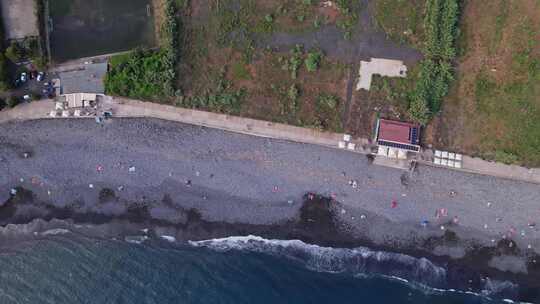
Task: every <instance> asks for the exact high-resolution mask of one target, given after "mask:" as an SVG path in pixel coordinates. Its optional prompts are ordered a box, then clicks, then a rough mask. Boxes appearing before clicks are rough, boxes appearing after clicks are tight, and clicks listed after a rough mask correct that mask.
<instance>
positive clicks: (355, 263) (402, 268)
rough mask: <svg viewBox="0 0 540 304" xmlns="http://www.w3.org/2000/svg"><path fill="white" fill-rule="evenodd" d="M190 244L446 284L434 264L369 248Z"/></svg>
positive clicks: (241, 240) (234, 240) (249, 240)
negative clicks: (245, 251) (258, 253)
mask: <svg viewBox="0 0 540 304" xmlns="http://www.w3.org/2000/svg"><path fill="white" fill-rule="evenodd" d="M189 243H190V244H191V245H192V246H196V247H207V248H210V249H213V250H218V251H229V250H247V251H251V252H260V253H267V254H272V255H277V256H284V257H287V258H290V259H293V260H296V261H299V262H301V263H302V264H304V265H305V266H306V267H308V268H310V269H312V270H315V271H321V272H336V273H350V274H354V275H356V274H376V275H382V276H388V277H396V278H400V279H403V280H407V281H414V282H417V283H420V284H425V285H428V286H433V287H444V286H445V285H446V270H445V269H444V268H442V267H438V266H436V265H434V264H433V263H431V262H430V261H429V260H428V259H425V258H419V259H418V258H414V257H412V256H409V255H405V254H400V253H393V252H384V251H374V250H371V249H369V248H366V247H357V248H352V249H346V248H331V247H321V246H317V245H310V244H306V243H304V242H302V241H300V240H267V239H264V238H261V237H258V236H252V235H250V236H241V237H228V238H222V239H211V240H204V241H190V242H189Z"/></svg>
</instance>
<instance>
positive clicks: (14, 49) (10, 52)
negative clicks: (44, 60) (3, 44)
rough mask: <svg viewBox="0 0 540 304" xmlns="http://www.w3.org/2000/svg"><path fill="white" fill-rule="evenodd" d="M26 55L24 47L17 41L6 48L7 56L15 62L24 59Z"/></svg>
mask: <svg viewBox="0 0 540 304" xmlns="http://www.w3.org/2000/svg"><path fill="white" fill-rule="evenodd" d="M24 56H25V54H24V49H23V48H21V46H20V45H19V44H18V43H16V42H12V43H11V45H10V46H9V47H8V48H7V49H6V57H7V58H8V59H9V60H11V61H13V62H15V63H17V62H20V61H21V60H23V59H24Z"/></svg>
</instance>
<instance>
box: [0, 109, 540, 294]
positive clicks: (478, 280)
mask: <svg viewBox="0 0 540 304" xmlns="http://www.w3.org/2000/svg"><path fill="white" fill-rule="evenodd" d="M25 152H26V153H28V154H27V156H29V157H28V158H25V157H24V153H25ZM130 168H131V170H130ZM0 172H2V173H1V174H0V201H2V202H3V201H6V203H4V204H3V206H2V207H1V208H0V223H1V224H2V225H6V224H8V223H17V224H24V223H29V222H32V221H33V220H35V219H37V218H42V219H46V220H49V219H52V218H63V219H72V220H73V221H74V222H75V223H79V224H81V223H93V224H103V223H111V222H115V223H117V225H118V226H126V227H127V226H129V225H135V227H138V228H140V227H142V226H148V225H150V226H153V227H159V229H158V230H156V231H161V232H162V233H163V234H172V235H174V236H175V237H176V238H177V239H179V240H188V239H191V240H197V239H207V238H214V237H224V236H228V235H235V234H240V235H246V234H258V235H261V236H263V237H267V238H280V239H290V238H299V239H302V240H304V241H306V242H310V243H316V244H321V245H328V246H342V247H354V246H359V245H364V246H365V245H367V246H369V247H373V248H378V249H382V250H391V251H398V252H405V253H408V254H411V255H413V256H417V257H420V256H426V257H428V258H429V259H430V260H433V261H435V262H436V263H439V264H440V265H444V266H445V267H448V269H449V274H448V276H449V282H450V286H455V287H459V288H460V289H468V288H472V289H481V287H482V279H483V278H485V277H486V276H489V277H491V278H496V279H499V280H511V281H514V282H519V283H521V284H520V286H522V288H523V287H531V288H537V287H540V286H536V285H534V283H535V282H536V284H538V282H540V267H539V266H538V265H537V264H536V263H535V261H534V260H535V259H536V255H535V250H536V252H538V251H539V248H540V242H539V235H540V232H539V231H538V227H536V226H534V225H532V224H533V223H534V220H535V219H536V218H538V217H537V216H535V215H537V214H538V213H540V209H539V207H538V204H537V202H538V201H537V199H536V198H537V197H539V195H540V187H538V185H534V184H528V183H522V182H515V181H510V180H504V179H498V178H493V177H487V176H480V175H472V174H465V173H461V172H454V171H450V170H443V169H437V168H430V167H419V168H417V170H416V171H414V172H412V173H408V172H405V171H400V170H395V169H390V168H385V167H379V166H374V165H371V164H370V162H369V160H368V159H367V158H366V157H365V156H363V155H360V154H356V153H350V152H347V151H340V150H335V149H331V148H325V147H319V146H312V145H306V144H297V143H290V142H286V141H278V140H271V139H265V138H257V137H252V136H247V135H240V134H234V133H229V132H224V131H220V130H214V129H207V128H202V127H196V126H189V125H184V124H178V123H172V122H165V121H159V120H149V119H115V120H112V121H110V122H109V123H107V124H105V125H104V126H99V125H97V124H95V122H94V121H93V120H62V119H57V120H38V121H27V122H16V123H7V124H1V125H0ZM21 179H22V180H21ZM350 181H355V182H356V184H357V187H356V188H354V187H352V186H351V185H349V182H350ZM91 186H92V187H91ZM12 187H20V188H17V189H18V193H17V195H16V196H15V197H11V198H10V195H9V190H10V189H11V188H12ZM23 189H27V190H28V192H27V191H26V190H23ZM307 193H316V194H320V195H322V196H324V197H326V198H328V199H323V198H321V197H318V196H315V197H314V198H316V199H315V200H310V199H309V198H307V196H306V194H307ZM330 198H331V199H330ZM393 201H394V202H395V203H394V204H393V203H392V202H393ZM310 202H311V203H314V202H322V203H320V205H317V204H319V203H317V204H311V205H313V206H315V207H317V206H319V207H321V208H315V209H313V210H311V211H309V210H310V209H308V211H306V209H305V208H306V206H307V207H308V208H309V206H311V205H310ZM323 207H324V208H323ZM393 207H394V208H393ZM441 208H444V209H446V211H447V214H446V215H445V216H442V217H439V218H436V217H435V212H436V210H440V209H441ZM454 219H456V221H457V223H453V221H454ZM424 220H426V221H429V223H427V224H426V225H425V227H423V226H422V225H421V224H420V223H421V221H424ZM485 225H487V228H484V227H485ZM441 226H444V230H441ZM503 236H504V239H503ZM492 240H493V241H492ZM510 240H511V241H510ZM529 245H530V246H531V248H530V249H528V246H529ZM493 256H498V257H497V258H495V259H492V257H493ZM450 257H453V259H450ZM525 271H526V272H527V273H525ZM528 292H529V291H528V290H523V292H522V295H521V297H522V298H525V299H527V298H532V297H534V294H532V293H528Z"/></svg>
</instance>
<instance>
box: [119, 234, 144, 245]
mask: <svg viewBox="0 0 540 304" xmlns="http://www.w3.org/2000/svg"><path fill="white" fill-rule="evenodd" d="M124 240H125V241H126V242H128V243H133V244H142V243H143V242H144V241H146V240H148V237H147V236H146V235H130V236H126V237H125V238H124Z"/></svg>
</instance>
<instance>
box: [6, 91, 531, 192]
mask: <svg viewBox="0 0 540 304" xmlns="http://www.w3.org/2000/svg"><path fill="white" fill-rule="evenodd" d="M103 107H104V108H106V109H109V108H110V109H112V110H113V112H114V115H115V116H116V117H151V118H158V119H164V120H170V121H176V122H181V123H187V124H193V125H199V126H205V127H209V128H216V129H221V130H226V131H231V132H237V133H243V134H249V135H254V136H259V137H268V138H275V139H283V140H289V141H294V142H301V143H307V144H315V145H321V146H326V147H333V148H338V142H339V141H341V140H343V134H340V133H331V132H321V131H318V130H314V129H310V128H302V127H296V126H291V125H286V124H280V123H273V122H268V121H262V120H256V119H250V118H243V117H238V116H231V115H226V114H217V113H211V112H205V111H198V110H192V109H184V108H179V107H175V106H168V105H162V104H157V103H150V102H142V101H137V100H131V99H126V98H111V97H108V96H107V97H105V102H104V106H103ZM51 110H54V102H53V101H51V100H44V101H37V102H33V103H30V104H22V105H19V106H17V107H16V108H14V109H11V110H4V111H1V112H0V123H3V122H8V121H11V120H28V119H43V118H49V116H48V114H49V113H50V111H51ZM351 142H353V143H355V144H356V149H355V152H359V153H368V152H370V150H369V141H368V140H367V139H365V138H353V139H352V141H351ZM419 162H420V163H421V164H424V165H428V166H434V165H433V163H432V162H430V161H427V160H423V161H419ZM448 170H459V171H465V172H470V173H476V174H483V175H490V176H495V177H500V178H508V179H513V180H519V181H525V182H531V183H538V184H540V168H534V169H529V168H525V167H520V166H515V165H505V164H501V163H495V162H490V161H485V160H482V159H480V158H474V157H469V156H463V168H462V169H450V168H449V169H448Z"/></svg>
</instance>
